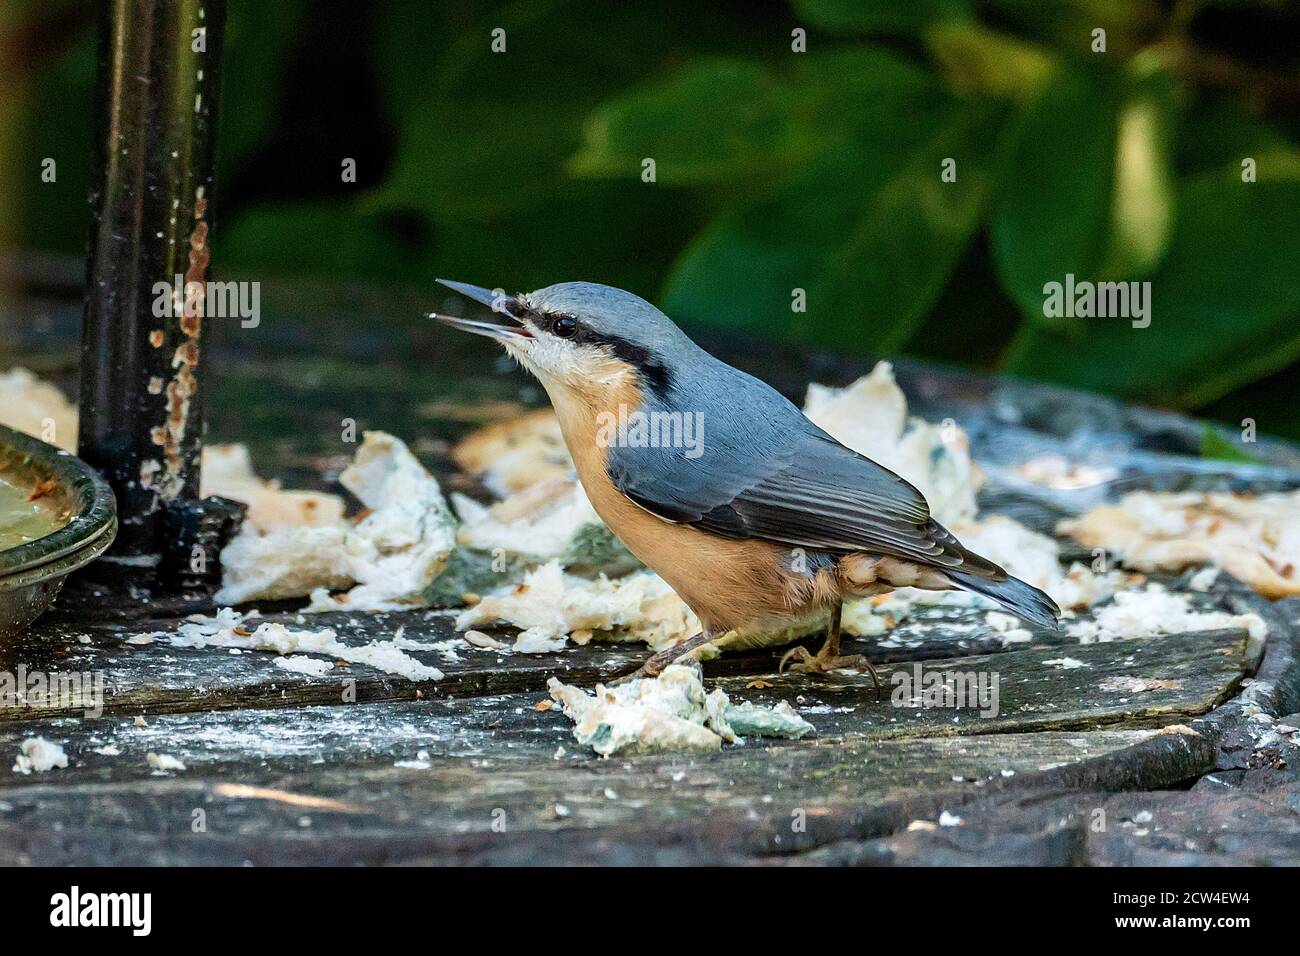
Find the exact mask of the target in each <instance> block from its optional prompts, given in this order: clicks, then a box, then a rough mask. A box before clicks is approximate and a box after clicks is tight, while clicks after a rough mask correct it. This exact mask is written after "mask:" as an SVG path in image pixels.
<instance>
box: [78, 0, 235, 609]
mask: <svg viewBox="0 0 1300 956" xmlns="http://www.w3.org/2000/svg"><path fill="white" fill-rule="evenodd" d="M224 21H225V0H105V2H104V4H103V10H102V20H101V24H100V50H99V77H98V91H97V96H98V103H97V117H98V122H99V128H98V134H97V142H96V150H97V157H96V165H95V175H96V177H97V181H96V182H95V183H94V185H93V186H92V192H91V205H92V207H93V209H94V223H93V226H92V230H91V239H90V258H89V263H88V268H87V290H86V308H85V321H84V325H83V328H82V344H81V426H80V446H79V449H78V453H79V455H80V456H81V457H82V458H83V459H85V460H86V461H87V462H89V463H90V464H92V465H94V466H95V467H97V468H99V469H101V470H102V471H103V472H104V474H105V476H106V477H107V478H108V481H109V484H110V485H112V487H113V490H114V492H115V493H116V495H117V502H118V516H119V521H120V523H121V526H120V530H119V532H118V537H117V542H116V543H115V544H114V547H113V549H112V551H111V552H110V553H109V555H108V556H106V558H105V559H104V560H105V561H106V562H107V564H108V565H109V566H110V567H114V566H115V567H116V568H117V569H118V570H119V571H125V572H127V573H128V574H129V575H130V576H132V577H139V578H143V579H144V580H146V581H149V580H160V581H163V582H168V583H172V584H177V583H179V584H187V585H191V584H196V583H201V582H202V581H204V580H208V581H210V580H212V578H213V576H214V575H215V574H216V572H217V568H216V564H217V562H216V554H215V553H212V554H210V553H208V552H209V551H211V550H212V546H213V543H214V542H213V541H212V540H209V539H211V538H212V536H213V534H214V533H215V532H216V531H218V530H219V528H221V527H224V528H225V530H227V531H228V530H229V524H230V522H231V514H230V513H229V512H228V511H227V510H226V509H224V503H220V502H217V503H216V504H215V505H214V504H213V503H207V504H205V503H203V502H201V501H200V500H199V455H200V449H201V443H202V435H203V428H204V416H203V401H202V399H203V392H202V384H203V377H204V376H203V367H202V358H203V341H204V329H203V295H204V293H205V292H206V288H207V278H208V263H209V260H210V256H211V250H210V229H211V222H212V211H211V199H212V187H213V162H214V139H215V137H214V132H215V130H214V127H215V121H216V115H217V92H218V89H219V74H220V71H219V63H220V54H221V40H222V29H223V24H224ZM236 520H237V519H236Z"/></svg>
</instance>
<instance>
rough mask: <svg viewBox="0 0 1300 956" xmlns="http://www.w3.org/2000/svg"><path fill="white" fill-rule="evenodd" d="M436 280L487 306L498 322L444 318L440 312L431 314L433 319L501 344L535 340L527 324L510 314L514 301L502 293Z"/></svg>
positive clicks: (461, 283)
mask: <svg viewBox="0 0 1300 956" xmlns="http://www.w3.org/2000/svg"><path fill="white" fill-rule="evenodd" d="M436 281H437V282H438V283H439V284H440V285H445V286H446V287H447V288H448V289H452V290H453V291H455V292H459V293H460V294H461V295H463V296H465V298H467V299H473V300H474V301H475V302H480V303H482V304H483V305H486V306H487V307H488V308H490V309H491V310H492V312H493V313H494V319H495V321H491V322H483V321H478V320H475V319H462V318H460V317H459V316H455V315H441V314H439V313H437V312H430V313H429V318H431V319H437V320H438V321H439V322H445V323H446V324H447V325H450V326H451V327H452V328H456V329H462V330H464V331H466V332H473V333H474V334H475V335H486V336H487V337H488V338H491V339H498V340H501V341H507V340H510V339H531V338H532V337H533V336H532V333H530V332H529V331H528V330H527V329H526V328H524V326H523V323H521V322H520V321H519V320H518V319H517V318H515V317H514V316H513V315H511V314H510V312H509V311H508V309H507V305H506V303H508V302H509V301H510V300H509V298H508V297H506V296H503V295H502V294H501V293H500V292H493V291H492V290H491V289H484V288H481V287H480V286H476V285H469V284H468V283H465V282H452V281H451V280H450V279H438V280H436Z"/></svg>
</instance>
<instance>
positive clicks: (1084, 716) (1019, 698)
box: [0, 611, 1247, 733]
mask: <svg viewBox="0 0 1300 956" xmlns="http://www.w3.org/2000/svg"><path fill="white" fill-rule="evenodd" d="M261 621H280V622H282V623H285V624H286V625H289V626H291V627H298V628H321V627H330V628H332V629H334V630H335V631H337V632H338V635H339V639H340V640H342V641H343V642H344V643H347V644H352V645H357V644H364V643H367V642H369V641H374V640H391V639H392V638H393V636H394V635H395V634H396V633H397V631H398V628H401V629H402V634H403V636H404V638H405V640H406V641H407V642H408V644H407V647H408V649H407V651H406V653H407V654H409V655H410V656H411V657H413V658H415V659H416V660H417V661H419V662H420V663H422V664H427V665H431V666H434V667H437V668H439V669H440V670H441V671H442V672H443V673H444V674H445V675H446V676H445V677H444V678H443V679H442V680H439V681H414V680H411V679H409V678H405V677H401V676H397V675H393V674H388V673H384V672H382V671H378V670H376V669H374V668H372V667H368V666H366V665H363V664H349V665H347V666H338V667H336V668H335V670H334V671H333V672H331V673H328V674H326V675H324V676H321V677H316V676H304V675H301V674H295V673H292V672H290V671H286V670H284V669H283V668H281V667H278V666H276V664H275V663H274V662H275V659H276V657H277V655H276V654H274V653H269V652H263V651H243V652H240V653H237V654H232V653H231V651H230V650H229V649H227V648H221V647H205V648H185V647H173V646H171V645H170V644H169V642H168V637H169V635H171V634H174V633H175V630H176V628H177V626H178V625H179V623H180V622H177V621H175V620H167V621H141V622H132V623H131V624H116V623H113V624H85V625H84V626H82V627H78V628H71V627H69V626H68V625H66V624H62V623H57V622H56V623H49V622H42V623H40V624H38V625H37V626H36V627H34V628H33V629H32V630H30V631H29V632H27V633H26V634H24V635H22V636H21V637H20V638H18V639H17V640H16V641H13V642H11V643H10V644H9V645H8V646H7V647H5V648H3V649H0V670H7V671H9V672H11V673H12V672H14V671H16V670H17V668H18V666H19V665H20V664H21V665H22V666H24V667H25V668H26V669H27V670H28V671H29V672H30V671H42V672H46V673H59V672H81V673H96V674H102V675H103V679H104V685H105V688H104V689H105V695H104V709H105V711H106V712H107V713H110V714H137V713H155V714H156V713H171V712H180V711H193V710H209V709H227V708H239V707H258V706H261V707H284V706H293V705H298V706H302V705H309V704H334V703H343V702H344V701H348V700H351V701H357V702H363V703H364V702H376V701H402V700H413V699H415V698H416V695H417V692H418V693H419V694H420V695H421V696H424V697H428V698H442V697H478V696H482V695H486V694H508V693H514V692H524V691H532V692H536V693H544V692H545V689H546V680H547V678H548V677H552V676H558V677H560V678H561V679H562V680H564V681H566V682H567V683H577V684H582V685H593V684H595V683H596V682H597V681H601V680H604V681H608V680H610V679H612V678H613V677H615V676H617V675H619V674H622V673H626V672H627V671H628V670H630V669H632V668H635V667H636V666H637V664H638V663H639V662H640V661H641V660H643V659H644V657H645V655H646V653H647V651H646V650H645V648H644V647H643V646H642V645H636V644H604V643H600V642H593V643H592V644H589V645H587V646H586V647H577V646H574V647H570V648H568V649H566V650H564V651H560V652H557V653H552V654H514V653H506V654H502V653H498V652H495V651H488V650H483V649H480V648H475V647H473V646H471V645H470V644H468V643H467V642H465V641H464V640H463V639H461V638H460V637H459V635H458V634H457V632H456V631H455V629H454V627H453V624H452V617H451V615H449V614H446V613H440V612H429V611H411V612H394V613H384V614H374V615H367V614H356V613H346V614H345V613H323V614H313V615H310V616H307V615H299V614H272V615H267V616H265V617H259V618H256V619H255V622H261ZM255 622H250V623H255ZM913 631H915V633H917V634H918V638H917V645H918V646H920V645H922V644H923V645H924V650H925V652H926V653H925V654H924V659H925V660H926V661H927V663H925V664H924V665H919V664H918V666H921V672H922V673H929V672H934V671H938V672H943V671H950V670H951V671H961V672H976V673H986V674H995V675H997V676H998V677H999V678H1000V679H999V681H998V684H999V688H1000V690H999V694H1000V708H1001V714H1002V716H1001V717H999V718H997V719H995V720H992V721H985V720H984V719H982V718H981V719H980V720H981V724H982V726H980V729H979V730H978V731H976V732H1000V731H1004V730H1009V729H1016V728H1020V729H1029V728H1037V727H1040V726H1053V727H1055V726H1086V725H1088V724H1095V725H1101V724H1103V723H1110V722H1113V721H1116V720H1128V721H1130V722H1133V721H1137V720H1159V719H1162V717H1163V716H1165V715H1168V716H1170V717H1171V718H1177V717H1180V716H1186V715H1187V714H1189V713H1202V712H1204V711H1205V710H1208V709H1209V708H1210V707H1211V706H1212V705H1213V704H1214V703H1217V702H1218V701H1220V700H1222V699H1223V698H1224V697H1225V696H1226V695H1227V693H1229V692H1230V691H1231V690H1232V688H1233V687H1235V685H1236V683H1237V681H1238V680H1239V679H1240V678H1241V676H1242V675H1243V673H1244V671H1245V669H1246V666H1247V665H1246V662H1245V661H1244V659H1243V655H1244V653H1245V634H1244V633H1241V632H1232V631H1227V632H1219V633H1216V632H1202V633H1196V634H1185V635H1176V636H1170V637H1158V638H1150V639H1147V640H1144V641H1134V642H1113V643H1103V644H1091V645H1080V644H1078V643H1077V642H1073V641H1072V639H1068V638H1066V637H1065V636H1064V635H1059V634H1058V635H1050V636H1049V635H1042V636H1040V638H1039V640H1038V642H1037V645H1036V644H1035V642H1029V643H1027V644H1013V645H1010V646H1004V645H1002V644H1001V642H1000V641H998V640H996V638H992V637H986V638H985V640H984V641H981V642H978V643H976V642H971V641H970V640H969V633H968V632H967V631H965V630H957V631H956V632H955V633H954V632H950V631H949V632H945V631H943V629H942V627H940V628H938V632H937V633H936V625H935V624H934V623H933V620H932V619H929V618H927V619H922V620H918V621H916V622H912V623H908V622H905V623H903V624H902V625H900V626H899V627H898V628H896V629H895V631H893V632H890V634H889V636H888V637H886V638H884V639H883V640H882V639H855V640H847V641H846V642H845V647H846V648H848V649H850V650H851V651H859V650H861V651H862V652H864V653H866V654H868V655H869V656H870V657H872V658H873V659H875V660H879V661H881V662H882V664H881V666H880V667H879V669H878V670H879V676H880V679H881V682H882V685H883V686H884V688H885V689H886V698H887V699H886V700H885V702H884V703H882V704H880V705H876V704H875V702H874V694H873V691H872V684H871V681H870V678H869V677H867V676H866V675H859V676H854V675H850V674H845V673H836V674H832V675H827V676H824V677H818V678H807V677H803V676H795V675H792V674H789V673H787V674H785V675H783V676H779V677H778V676H777V675H775V674H774V673H773V670H774V665H775V663H776V661H777V659H778V656H779V654H780V653H781V652H780V651H779V650H778V651H764V652H758V653H751V654H743V655H742V654H738V655H724V656H722V657H720V658H718V659H717V660H715V661H710V662H709V663H708V664H707V665H706V674H707V675H709V676H716V677H725V676H726V675H729V674H731V675H736V674H741V675H747V676H745V677H733V678H731V679H728V680H723V681H722V686H724V687H725V688H726V689H727V691H728V692H729V693H730V694H732V696H734V697H740V698H748V697H753V698H755V699H759V700H762V701H763V702H765V703H775V700H776V698H777V697H778V696H780V697H782V698H785V699H794V698H795V697H798V696H799V695H800V693H801V691H803V690H804V689H805V688H806V689H807V690H808V694H807V695H805V696H807V697H808V698H809V699H811V700H815V701H817V702H818V706H823V707H826V708H828V709H838V710H839V712H840V713H842V714H846V713H853V714H856V716H855V717H854V719H853V721H852V724H853V725H854V726H855V728H856V729H858V730H862V729H863V728H865V727H875V726H878V725H879V726H884V727H892V728H897V727H900V726H911V725H912V724H913V723H916V724H919V726H920V727H922V728H924V729H923V730H920V731H916V732H924V733H950V732H955V731H956V729H957V728H960V724H961V720H963V719H966V718H959V719H958V721H957V722H955V723H953V722H952V719H951V717H946V716H944V715H943V712H942V711H934V710H927V709H924V708H918V710H917V713H916V714H915V716H914V717H913V718H910V720H909V721H905V722H903V724H901V725H900V723H899V716H898V715H899V713H900V711H901V710H904V709H906V708H900V707H898V706H893V705H891V703H890V701H889V700H888V697H889V696H890V695H891V694H892V693H893V688H894V674H895V673H899V674H900V675H903V676H907V677H910V676H912V674H913V669H914V668H913V665H910V664H906V663H905V662H906V661H908V660H909V659H916V660H918V662H919V661H920V660H921V658H915V657H914V656H913V655H914V654H915V652H916V650H917V647H911V648H909V647H907V645H908V643H910V641H909V639H908V634H910V633H913ZM503 636H504V637H506V638H507V639H508V638H509V635H508V634H507V635H503ZM818 640H819V638H812V639H811V640H810V644H816V643H817V641H818ZM1066 640H1071V641H1072V642H1071V643H1069V644H1068V645H1067V644H1065V643H1064V642H1065V641H1066ZM133 642H142V643H133ZM412 645H422V646H423V647H424V648H427V649H420V648H418V647H412ZM882 645H883V646H882ZM990 645H991V646H995V647H998V648H999V653H995V654H984V655H972V654H971V653H970V652H971V651H972V650H974V649H983V648H984V647H986V646H990ZM941 653H942V654H946V655H947V659H939V655H940V654H941ZM1067 653H1068V657H1069V658H1072V659H1074V660H1076V661H1078V662H1080V665H1081V666H1077V667H1073V668H1066V667H1063V666H1061V665H1055V664H1051V663H1047V662H1049V661H1052V660H1061V659H1063V658H1064V657H1065V656H1066V655H1067ZM900 656H901V657H902V659H903V661H904V663H903V664H900V665H898V666H896V667H891V666H890V665H888V664H886V663H884V662H886V661H889V660H891V659H893V660H897V659H898V658H899V657H900ZM760 676H761V677H763V678H764V680H765V681H768V682H771V683H772V684H773V688H772V689H769V690H760V691H757V692H756V693H753V694H751V693H749V692H747V691H746V688H745V685H746V684H747V683H748V682H749V681H750V680H751V679H753V678H755V677H760ZM1108 677H1134V678H1146V679H1150V680H1152V681H1157V682H1161V681H1163V682H1173V683H1175V684H1177V685H1178V686H1177V687H1174V688H1164V689H1161V688H1156V689H1153V690H1151V691H1147V692H1144V693H1142V694H1136V695H1127V696H1126V695H1123V694H1103V695H1101V696H1094V695H1092V694H1091V693H1090V691H1091V689H1092V688H1095V687H1096V686H1097V685H1098V684H1099V683H1100V682H1102V681H1104V680H1105V679H1106V678H1108ZM844 708H852V710H844ZM83 709H84V708H80V707H78V706H75V705H71V704H68V703H65V702H62V701H58V700H55V701H27V702H23V703H21V704H12V705H9V706H5V705H0V722H3V721H10V720H18V721H25V720H30V719H31V718H32V717H34V716H45V715H53V714H60V713H63V714H76V713H80V712H81V710H83ZM890 732H907V731H890Z"/></svg>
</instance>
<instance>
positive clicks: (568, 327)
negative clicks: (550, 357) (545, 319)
mask: <svg viewBox="0 0 1300 956" xmlns="http://www.w3.org/2000/svg"><path fill="white" fill-rule="evenodd" d="M551 331H552V332H554V333H555V334H556V335H558V336H559V337H560V338H562V339H569V338H572V337H573V334H574V333H575V332H577V331H578V320H577V319H575V318H574V317H573V316H571V315H557V316H556V317H555V321H554V322H552V323H551Z"/></svg>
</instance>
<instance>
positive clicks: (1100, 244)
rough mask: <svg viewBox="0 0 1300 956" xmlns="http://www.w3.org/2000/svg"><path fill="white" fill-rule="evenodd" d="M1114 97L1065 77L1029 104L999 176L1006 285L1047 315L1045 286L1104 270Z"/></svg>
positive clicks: (1091, 82)
mask: <svg viewBox="0 0 1300 956" xmlns="http://www.w3.org/2000/svg"><path fill="white" fill-rule="evenodd" d="M1118 105H1119V101H1118V95H1117V91H1116V90H1115V89H1114V88H1113V84H1111V83H1110V82H1108V81H1107V80H1106V78H1104V77H1103V76H1100V75H1097V74H1091V73H1079V72H1063V73H1061V74H1059V75H1058V76H1057V77H1056V78H1055V79H1054V80H1053V81H1052V82H1051V83H1050V84H1049V85H1048V86H1047V87H1046V88H1045V89H1044V90H1043V92H1042V93H1041V94H1040V95H1039V96H1038V97H1037V98H1036V99H1035V100H1034V101H1033V103H1031V104H1030V106H1029V108H1028V110H1027V111H1026V113H1025V115H1024V116H1023V117H1022V119H1021V122H1020V123H1019V126H1018V128H1017V129H1016V130H1015V132H1014V133H1013V136H1012V141H1011V144H1010V146H1009V153H1008V157H1007V161H1006V163H1005V166H1004V168H1003V169H1002V171H1001V173H1000V180H1001V182H1000V183H999V187H998V195H997V198H996V200H995V204H994V208H993V215H992V224H991V230H990V232H991V242H992V246H993V257H994V263H995V265H996V266H997V269H998V275H999V278H1000V279H1001V281H1002V285H1003V287H1004V288H1005V289H1006V290H1007V292H1008V293H1010V295H1011V297H1012V298H1013V299H1014V300H1015V301H1016V302H1017V303H1018V304H1019V305H1020V308H1021V309H1022V310H1023V311H1024V312H1025V314H1026V315H1029V316H1031V317H1034V316H1037V317H1038V318H1039V319H1040V321H1041V319H1042V316H1043V286H1044V285H1045V284H1046V283H1048V282H1062V281H1064V279H1065V276H1066V274H1067V273H1073V274H1074V275H1075V276H1078V277H1080V278H1083V277H1090V276H1092V275H1093V273H1094V272H1095V270H1096V268H1097V267H1098V266H1099V265H1100V264H1101V259H1102V255H1103V254H1104V249H1105V246H1106V243H1107V238H1108V230H1109V225H1110V221H1111V203H1112V198H1111V189H1112V184H1113V182H1114V174H1115V137H1116V125H1117V123H1116V114H1117V109H1118Z"/></svg>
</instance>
